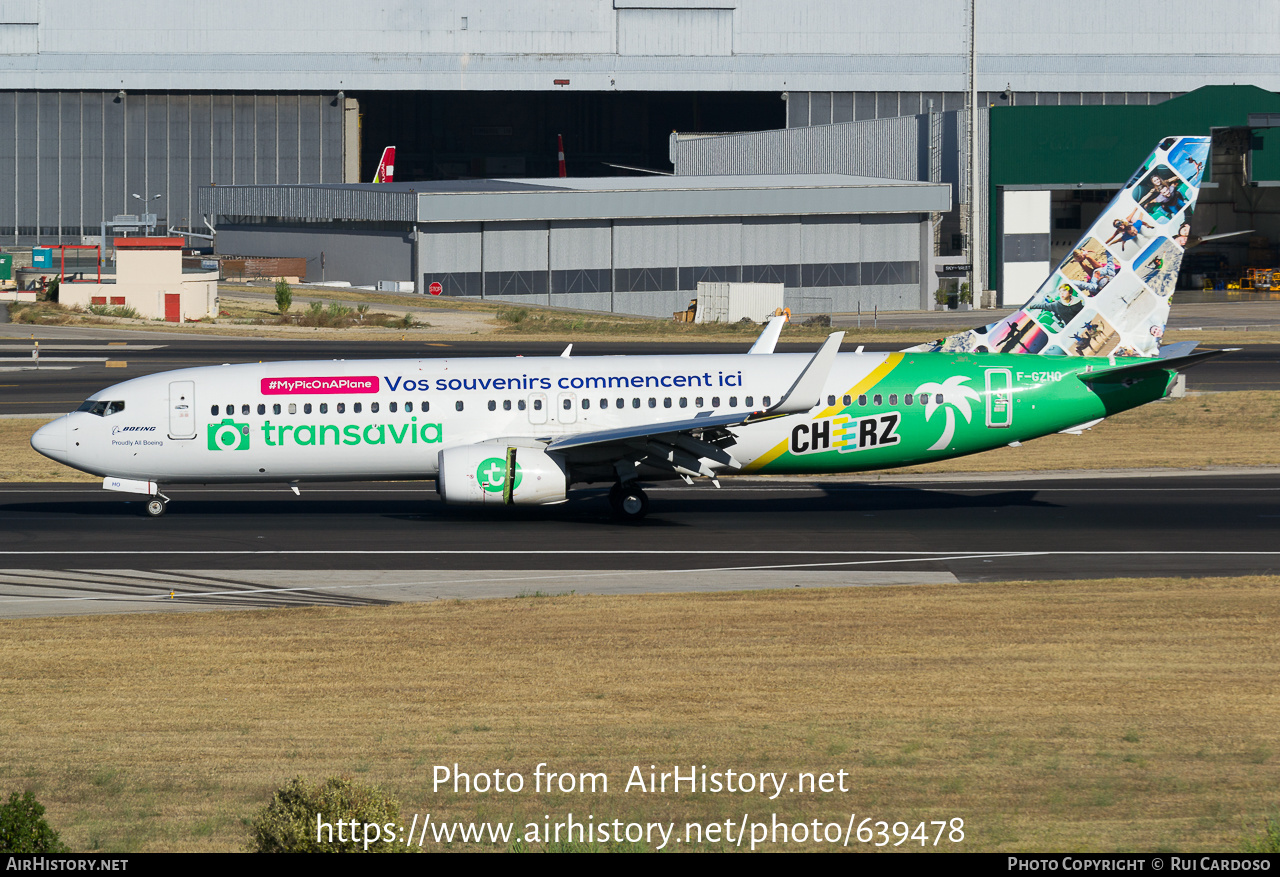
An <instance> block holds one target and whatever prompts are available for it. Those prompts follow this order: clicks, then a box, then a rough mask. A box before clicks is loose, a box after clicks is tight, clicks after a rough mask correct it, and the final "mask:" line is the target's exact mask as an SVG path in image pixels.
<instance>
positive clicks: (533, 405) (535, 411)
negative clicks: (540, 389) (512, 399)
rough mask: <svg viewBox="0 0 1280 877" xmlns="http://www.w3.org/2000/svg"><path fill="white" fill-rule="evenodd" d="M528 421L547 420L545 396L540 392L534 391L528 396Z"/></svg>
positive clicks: (541, 421) (544, 421)
mask: <svg viewBox="0 0 1280 877" xmlns="http://www.w3.org/2000/svg"><path fill="white" fill-rule="evenodd" d="M529 422H530V423H546V422H547V397H546V396H544V395H543V394H542V393H534V394H533V395H532V396H530V397H529Z"/></svg>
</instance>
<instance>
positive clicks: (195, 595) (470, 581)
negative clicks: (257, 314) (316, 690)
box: [0, 551, 1043, 605]
mask: <svg viewBox="0 0 1280 877" xmlns="http://www.w3.org/2000/svg"><path fill="white" fill-rule="evenodd" d="M1041 553H1043V552H1038V551H1029V552H1024V553H1018V554H994V555H988V554H972V555H970V554H960V555H955V556H954V557H935V558H928V559H930V560H981V559H983V558H986V557H1034V556H1036V555H1039V554H1041ZM917 560H918V559H917V558H903V559H901V560H887V561H886V560H845V561H834V562H831V563H786V564H767V565H762V566H723V567H703V566H700V567H691V568H688V569H654V570H628V571H627V575H628V576H642V575H672V574H677V575H678V574H680V573H690V574H692V573H714V572H754V571H763V570H786V569H809V568H812V567H817V566H821V567H832V566H862V565H865V564H869V563H912V562H915V561H917ZM0 575H4V573H3V572H0ZM102 575H109V573H102ZM617 575H618V570H605V571H601V572H584V573H573V574H570V575H565V574H563V573H556V574H553V575H533V576H531V575H525V574H521V575H516V576H512V575H505V576H498V577H494V578H486V579H476V578H465V579H451V580H445V581H407V582H380V583H377V584H360V585H328V586H326V585H321V586H316V585H310V586H307V587H297V588H246V589H242V590H235V591H199V592H187V593H181V594H177V595H176V596H177V597H181V598H182V599H184V600H191V599H205V598H208V597H226V596H247V595H250V594H288V593H295V592H302V591H316V592H319V591H322V590H323V591H342V590H353V589H356V588H365V589H368V588H403V587H410V586H413V585H432V586H434V585H477V584H494V583H498V582H524V581H541V580H544V579H545V580H548V581H551V580H554V581H558V582H563V581H566V580H569V579H598V578H606V577H608V578H612V577H615V576H617ZM166 587H167V586H166ZM169 599H171V598H170V597H169V594H168V593H163V594H150V595H148V594H108V595H100V596H92V597H0V605H3V604H13V603H50V602H67V603H76V602H99V601H106V600H169ZM174 599H176V598H174Z"/></svg>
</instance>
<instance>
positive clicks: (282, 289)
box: [276, 280, 293, 314]
mask: <svg viewBox="0 0 1280 877" xmlns="http://www.w3.org/2000/svg"><path fill="white" fill-rule="evenodd" d="M291 307H293V290H292V289H290V288H289V283H288V282H287V281H285V280H277V281H276V310H278V311H279V312H280V313H281V314H287V313H289V308H291Z"/></svg>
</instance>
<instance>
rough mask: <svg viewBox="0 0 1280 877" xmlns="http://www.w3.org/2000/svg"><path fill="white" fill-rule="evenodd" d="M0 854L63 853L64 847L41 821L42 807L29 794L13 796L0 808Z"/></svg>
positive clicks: (65, 848) (46, 823)
mask: <svg viewBox="0 0 1280 877" xmlns="http://www.w3.org/2000/svg"><path fill="white" fill-rule="evenodd" d="M0 852H3V853H65V852H67V847H66V845H65V844H64V843H63V842H62V841H60V840H59V839H58V833H57V832H56V831H54V830H53V829H52V828H50V827H49V823H48V822H47V821H45V818H44V806H43V805H41V804H40V802H38V801H37V800H36V796H35V795H33V794H32V793H31V792H26V793H24V794H23V796H22V797H21V798H19V797H18V793H17V792H14V793H13V794H11V795H10V796H9V803H7V804H5V805H3V806H0Z"/></svg>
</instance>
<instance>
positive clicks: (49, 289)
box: [44, 277, 62, 303]
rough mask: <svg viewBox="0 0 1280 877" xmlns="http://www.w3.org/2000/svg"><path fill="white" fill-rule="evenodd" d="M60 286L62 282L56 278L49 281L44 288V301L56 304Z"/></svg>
mask: <svg viewBox="0 0 1280 877" xmlns="http://www.w3.org/2000/svg"><path fill="white" fill-rule="evenodd" d="M61 285H62V282H61V280H59V278H57V277H55V278H53V279H52V280H50V281H49V285H48V286H46V287H45V288H44V300H45V301H51V302H55V303H56V302H57V301H58V288H59V287H60V286H61Z"/></svg>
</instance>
